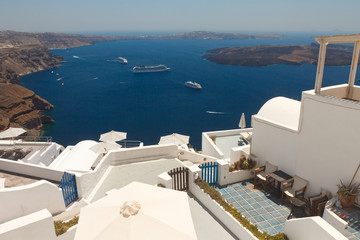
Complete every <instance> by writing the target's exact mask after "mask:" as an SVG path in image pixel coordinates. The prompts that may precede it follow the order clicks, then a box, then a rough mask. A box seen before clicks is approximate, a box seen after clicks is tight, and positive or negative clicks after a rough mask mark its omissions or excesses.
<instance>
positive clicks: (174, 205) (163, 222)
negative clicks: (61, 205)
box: [75, 182, 197, 240]
mask: <svg viewBox="0 0 360 240" xmlns="http://www.w3.org/2000/svg"><path fill="white" fill-rule="evenodd" d="M85 239H86V240H95V239H101V240H108V239H124V240H128V239H132V240H140V239H141V240H143V239H158V240H161V239H167V240H168V239H172V240H196V239H197V237H196V233H195V229H194V225H193V221H192V216H191V212H190V208H189V202H188V196H187V194H186V193H185V192H180V191H175V190H171V189H166V188H160V187H156V186H152V185H148V184H144V183H139V182H132V183H130V184H129V185H127V186H125V187H123V188H121V189H119V190H115V191H111V192H110V193H109V195H108V196H106V197H103V198H102V199H100V200H98V201H96V202H94V203H91V204H90V205H88V206H86V207H84V208H82V209H81V212H80V219H79V223H78V227H77V230H76V234H75V240H85Z"/></svg>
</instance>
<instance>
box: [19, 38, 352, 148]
mask: <svg viewBox="0 0 360 240" xmlns="http://www.w3.org/2000/svg"><path fill="white" fill-rule="evenodd" d="M313 36H316V34H315V35H313ZM311 42H314V40H313V39H312V38H310V36H309V35H307V34H291V35H289V37H288V38H284V39H277V40H273V39H264V40H123V41H115V42H106V43H97V44H95V45H91V46H83V47H77V48H71V49H66V50H53V51H52V52H53V53H54V54H57V55H61V56H63V57H64V59H65V62H64V63H63V64H62V66H61V67H58V68H55V69H50V70H45V71H41V72H37V73H33V74H30V75H26V76H23V77H21V81H22V85H23V86H25V87H27V88H29V89H31V90H33V91H35V92H36V93H37V94H38V95H40V96H41V97H42V98H44V99H46V100H48V101H49V102H51V103H52V104H53V105H54V106H55V108H54V109H53V110H50V111H48V112H47V114H49V115H50V116H52V118H53V119H54V120H55V121H56V123H55V124H51V125H48V126H47V127H45V129H44V130H45V132H44V135H46V136H52V137H53V141H56V142H58V143H60V144H62V145H64V146H67V145H69V144H71V145H73V144H76V143H77V142H79V141H81V140H85V139H92V140H98V139H99V135H100V134H101V133H104V132H107V131H110V130H118V131H124V132H127V133H128V139H130V140H141V141H143V142H144V144H145V145H149V144H157V143H158V141H159V139H160V136H163V135H167V134H171V133H181V134H185V135H190V143H191V144H192V145H194V146H195V147H196V148H197V149H200V148H201V133H202V132H205V131H213V130H223V129H233V128H237V127H238V123H239V119H240V116H241V113H242V112H244V113H245V115H246V121H247V125H248V127H250V119H251V115H253V114H256V113H257V112H258V111H259V109H260V107H261V106H262V105H263V104H264V103H265V102H266V101H267V100H269V99H270V98H273V97H276V96H285V97H289V98H293V99H297V100H300V99H301V92H302V91H303V90H309V89H313V87H314V84H315V75H316V66H312V65H308V64H305V65H302V66H288V65H274V66H268V67H242V66H227V65H217V64H215V63H212V62H209V61H207V60H205V59H203V58H202V57H201V56H203V55H205V54H206V51H207V50H209V49H214V48H222V47H230V46H231V47H233V46H252V45H262V44H266V45H276V44H310V43H311ZM118 56H122V57H125V58H126V59H128V61H129V64H128V65H121V64H119V63H117V62H116V61H115V60H116V58H117V57H118ZM157 64H164V65H166V66H168V67H170V68H171V71H170V72H163V73H146V74H134V73H132V71H131V69H132V67H134V66H136V65H157ZM52 71H53V73H52ZM348 71H349V67H326V69H325V76H324V82H323V86H327V85H332V84H334V83H345V82H346V81H347V78H348ZM189 80H190V81H195V82H198V83H200V84H201V85H202V86H203V89H202V90H200V91H199V90H194V89H190V88H187V87H185V86H184V83H185V82H186V81H189ZM208 111H210V112H216V113H208Z"/></svg>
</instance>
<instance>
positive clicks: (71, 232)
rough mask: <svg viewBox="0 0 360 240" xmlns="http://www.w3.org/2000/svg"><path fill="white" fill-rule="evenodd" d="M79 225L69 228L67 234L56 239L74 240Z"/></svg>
mask: <svg viewBox="0 0 360 240" xmlns="http://www.w3.org/2000/svg"><path fill="white" fill-rule="evenodd" d="M76 229H77V225H75V226H72V227H71V228H69V229H68V230H67V231H66V232H65V233H63V234H61V235H59V236H57V237H56V240H74V239H75V233H76Z"/></svg>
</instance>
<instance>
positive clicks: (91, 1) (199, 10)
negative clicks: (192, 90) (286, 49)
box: [0, 0, 360, 33]
mask: <svg viewBox="0 0 360 240" xmlns="http://www.w3.org/2000/svg"><path fill="white" fill-rule="evenodd" d="M359 9H360V1H359V0H346V1H339V0H336V1H335V0H312V1H310V0H281V1H280V0H223V1H219V0H217V1H214V0H177V1H174V0H153V1H150V0H96V1H95V0H57V1H54V0H0V30H15V31H28V32H35V31H39V32H43V31H53V32H77V31H79V32H80V31H82V32H86V31H191V30H209V31H233V32H249V31H253V32H261V31H266V32H281V31H282V32H285V31H307V32H309V31H315V32H337V31H340V32H341V31H343V32H350V33H359V32H360V27H359V26H360V24H359V20H360V14H359Z"/></svg>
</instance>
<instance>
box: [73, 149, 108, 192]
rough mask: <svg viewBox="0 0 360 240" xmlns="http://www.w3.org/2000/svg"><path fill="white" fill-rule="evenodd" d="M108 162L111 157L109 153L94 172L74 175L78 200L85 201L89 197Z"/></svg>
mask: <svg viewBox="0 0 360 240" xmlns="http://www.w3.org/2000/svg"><path fill="white" fill-rule="evenodd" d="M110 161H111V156H110V152H109V153H107V154H106V155H105V156H104V157H103V158H102V160H101V161H100V163H99V164H98V165H97V166H96V168H95V169H94V171H91V172H89V173H82V174H80V173H76V185H77V190H78V195H79V198H85V199H87V198H88V197H89V196H90V194H91V192H92V190H93V189H94V188H95V186H96V184H97V183H98V182H99V181H100V179H101V178H102V176H103V175H104V173H105V172H106V170H107V169H108V167H109V166H110Z"/></svg>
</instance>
